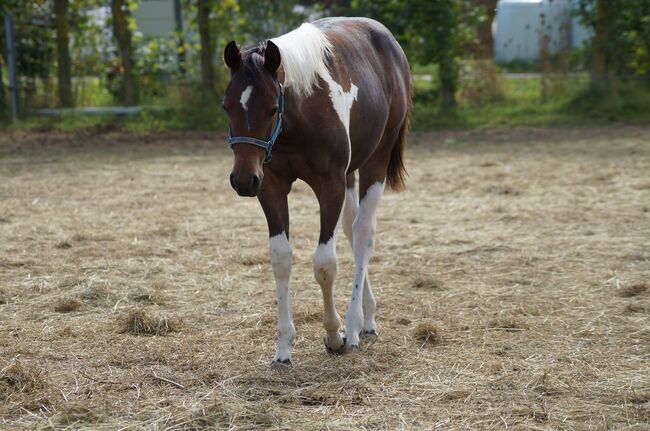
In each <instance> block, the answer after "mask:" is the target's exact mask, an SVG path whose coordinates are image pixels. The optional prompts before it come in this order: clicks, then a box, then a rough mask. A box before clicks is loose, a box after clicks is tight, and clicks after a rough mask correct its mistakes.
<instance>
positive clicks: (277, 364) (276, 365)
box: [271, 358, 291, 371]
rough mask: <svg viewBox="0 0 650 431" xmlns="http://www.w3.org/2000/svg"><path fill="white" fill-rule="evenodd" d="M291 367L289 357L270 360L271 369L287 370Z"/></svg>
mask: <svg viewBox="0 0 650 431" xmlns="http://www.w3.org/2000/svg"><path fill="white" fill-rule="evenodd" d="M289 368H291V359H289V358H287V359H277V360H276V359H274V360H273V362H271V369H272V370H276V371H281V370H288V369H289Z"/></svg>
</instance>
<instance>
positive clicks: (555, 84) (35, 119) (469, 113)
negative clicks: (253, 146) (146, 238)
mask: <svg viewBox="0 0 650 431" xmlns="http://www.w3.org/2000/svg"><path fill="white" fill-rule="evenodd" d="M416 68H418V69H417V70H416V72H418V71H420V72H430V71H431V70H427V68H426V67H417V66H416ZM507 76H508V77H506V76H505V75H499V76H498V77H497V81H496V82H497V85H496V87H498V89H499V90H498V92H499V97H497V98H490V99H489V101H488V102H486V101H485V100H486V99H485V98H482V96H480V95H477V92H476V90H477V89H481V88H482V86H483V87H484V81H475V82H472V81H467V80H466V81H465V82H463V83H462V84H461V89H460V90H459V93H458V98H459V104H458V106H457V107H456V108H455V109H453V110H442V109H441V108H440V103H439V91H438V82H437V80H436V78H435V75H433V76H432V79H430V80H429V79H427V80H424V79H419V80H416V81H415V98H414V105H413V120H412V125H413V129H414V130H440V129H468V128H494V127H518V126H556V125H572V124H588V123H599V124H600V123H602V122H628V123H640V122H650V88H648V87H647V86H646V85H644V84H642V83H639V82H633V81H632V82H625V83H620V84H619V86H618V88H617V89H616V91H614V92H613V93H612V94H604V93H602V92H598V91H595V90H593V89H592V87H591V85H590V81H589V77H588V76H587V75H586V74H583V75H570V76H565V77H563V78H556V79H552V80H547V81H546V82H545V83H543V82H542V79H541V78H540V77H538V76H530V75H528V76H526V77H512V76H511V75H507ZM492 77H494V76H492ZM479 79H484V80H486V79H487V78H485V77H483V78H481V76H480V75H479ZM485 82H488V81H485ZM490 82H491V81H490ZM468 89H469V90H471V91H469V90H468ZM544 89H545V90H544ZM544 95H545V96H544ZM101 97H105V95H104V96H101ZM101 97H99V96H98V99H101ZM147 102H148V103H150V104H153V105H156V108H152V109H145V110H144V111H143V112H142V113H140V114H137V115H131V116H113V115H82V114H79V113H69V114H64V115H61V116H58V117H39V116H27V117H23V118H21V119H20V120H19V121H18V122H16V123H13V124H10V123H8V122H7V121H6V120H5V122H4V123H0V127H3V128H6V127H9V128H19V129H25V128H26V129H39V128H40V129H58V130H74V129H83V128H101V127H106V126H111V127H115V126H117V127H120V128H123V129H125V130H129V131H132V132H148V131H172V130H219V131H225V130H226V129H227V127H228V119H227V116H226V115H225V113H224V112H223V110H222V109H221V106H220V101H219V100H218V97H217V98H214V97H209V96H206V95H205V94H204V93H203V92H201V91H200V90H198V89H197V88H196V87H192V86H191V85H185V86H170V88H169V91H168V92H167V94H166V95H165V97H164V98H162V97H161V98H157V99H156V100H148V101H147Z"/></svg>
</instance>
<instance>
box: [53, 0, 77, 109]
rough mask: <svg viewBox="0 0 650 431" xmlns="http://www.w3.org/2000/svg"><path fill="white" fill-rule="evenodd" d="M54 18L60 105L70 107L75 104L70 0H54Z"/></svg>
mask: <svg viewBox="0 0 650 431" xmlns="http://www.w3.org/2000/svg"><path fill="white" fill-rule="evenodd" d="M54 20H55V23H56V55H57V61H58V70H57V76H58V80H59V82H58V84H59V106H62V107H64V108H69V107H71V106H72V105H73V103H74V101H73V99H72V77H71V71H70V68H71V66H70V49H69V47H68V41H69V36H68V34H69V26H68V0H54Z"/></svg>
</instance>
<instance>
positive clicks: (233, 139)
mask: <svg viewBox="0 0 650 431" xmlns="http://www.w3.org/2000/svg"><path fill="white" fill-rule="evenodd" d="M279 85H280V96H278V120H277V122H276V123H275V129H274V130H273V133H272V134H271V137H270V138H269V140H268V141H263V140H262V139H257V138H251V137H250V136H232V135H231V133H230V127H228V144H229V145H230V148H233V147H234V146H235V145H237V144H251V145H256V146H258V147H261V148H264V150H265V151H266V156H265V157H264V163H268V162H270V161H271V158H272V155H271V150H272V148H273V144H275V141H276V140H277V139H278V136H280V132H282V113H283V112H284V87H283V86H282V84H279Z"/></svg>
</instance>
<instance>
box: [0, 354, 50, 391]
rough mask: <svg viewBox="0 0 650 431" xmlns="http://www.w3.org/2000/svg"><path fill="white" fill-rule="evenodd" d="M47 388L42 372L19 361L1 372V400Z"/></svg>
mask: <svg viewBox="0 0 650 431" xmlns="http://www.w3.org/2000/svg"><path fill="white" fill-rule="evenodd" d="M44 388H45V382H44V381H43V379H42V376H41V372H40V371H37V370H36V369H34V368H30V367H28V366H27V365H25V364H23V363H22V362H19V361H14V362H12V363H11V364H9V365H7V366H6V367H4V368H3V369H2V370H0V398H4V399H6V398H8V396H9V395H11V394H12V393H18V392H25V393H32V392H36V391H41V390H43V389H44Z"/></svg>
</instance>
